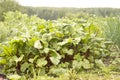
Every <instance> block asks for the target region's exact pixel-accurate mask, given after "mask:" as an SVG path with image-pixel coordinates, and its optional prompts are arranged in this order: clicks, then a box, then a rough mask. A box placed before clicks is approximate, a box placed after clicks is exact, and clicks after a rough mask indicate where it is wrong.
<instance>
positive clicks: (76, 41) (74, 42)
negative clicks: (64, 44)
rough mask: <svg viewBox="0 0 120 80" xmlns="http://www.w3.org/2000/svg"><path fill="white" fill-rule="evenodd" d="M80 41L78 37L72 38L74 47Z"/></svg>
mask: <svg viewBox="0 0 120 80" xmlns="http://www.w3.org/2000/svg"><path fill="white" fill-rule="evenodd" d="M80 41H81V38H80V37H79V38H74V39H73V44H74V45H76V44H78V43H79V42H80Z"/></svg>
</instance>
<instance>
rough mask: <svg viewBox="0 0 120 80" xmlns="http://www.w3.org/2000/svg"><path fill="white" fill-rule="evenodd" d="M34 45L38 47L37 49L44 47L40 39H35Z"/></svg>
mask: <svg viewBox="0 0 120 80" xmlns="http://www.w3.org/2000/svg"><path fill="white" fill-rule="evenodd" d="M34 47H35V48H37V49H42V48H43V46H42V44H41V42H40V41H39V40H37V41H35V43H34Z"/></svg>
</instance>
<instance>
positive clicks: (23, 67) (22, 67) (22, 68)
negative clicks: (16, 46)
mask: <svg viewBox="0 0 120 80" xmlns="http://www.w3.org/2000/svg"><path fill="white" fill-rule="evenodd" d="M29 66H30V64H29V63H27V62H24V63H23V64H22V65H21V68H20V70H21V71H22V72H25V70H26V69H27V68H29Z"/></svg>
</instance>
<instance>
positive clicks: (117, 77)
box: [11, 72, 120, 80]
mask: <svg viewBox="0 0 120 80" xmlns="http://www.w3.org/2000/svg"><path fill="white" fill-rule="evenodd" d="M15 77H17V78H18V76H13V75H12V76H11V80H120V72H110V73H108V74H106V73H91V72H90V73H89V72H88V73H86V72H82V73H79V74H76V73H71V72H70V73H65V74H62V75H61V76H59V77H52V76H51V77H50V76H47V75H45V76H36V77H34V78H26V77H24V76H22V77H21V78H20V79H17V78H15Z"/></svg>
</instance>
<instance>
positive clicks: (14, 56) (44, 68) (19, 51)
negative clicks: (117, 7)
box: [0, 11, 120, 80]
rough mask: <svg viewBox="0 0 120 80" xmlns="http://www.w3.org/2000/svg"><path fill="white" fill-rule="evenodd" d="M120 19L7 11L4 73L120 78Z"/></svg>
mask: <svg viewBox="0 0 120 80" xmlns="http://www.w3.org/2000/svg"><path fill="white" fill-rule="evenodd" d="M119 26H120V18H119V17H106V18H104V17H98V16H94V15H87V16H82V17H81V18H78V17H77V16H72V17H71V16H70V17H63V18H59V19H57V20H45V19H40V18H39V17H37V16H28V15H27V14H23V13H21V12H18V11H16V12H8V13H5V16H4V21H1V22H0V73H1V74H2V73H4V74H6V75H7V77H8V78H9V79H11V80H119V79H120V50H119V48H120V36H119V33H120V32H119V31H120V27H119Z"/></svg>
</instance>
